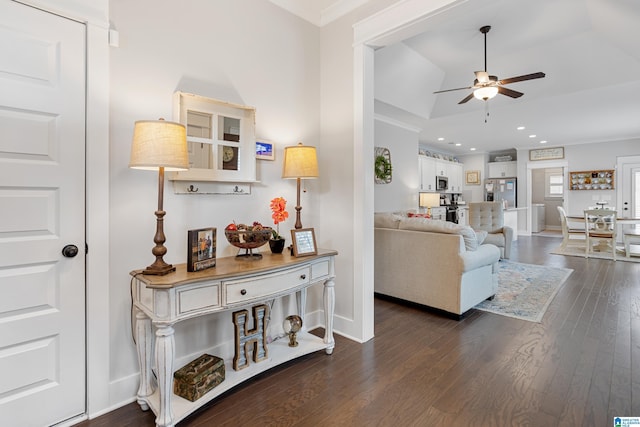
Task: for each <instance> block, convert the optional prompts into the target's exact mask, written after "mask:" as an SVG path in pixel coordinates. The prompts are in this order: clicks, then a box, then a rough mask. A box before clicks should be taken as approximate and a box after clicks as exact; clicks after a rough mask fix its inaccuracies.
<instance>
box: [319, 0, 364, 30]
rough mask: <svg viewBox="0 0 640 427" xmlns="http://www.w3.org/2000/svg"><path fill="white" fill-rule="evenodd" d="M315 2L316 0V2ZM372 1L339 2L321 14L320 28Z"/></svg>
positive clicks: (350, 0)
mask: <svg viewBox="0 0 640 427" xmlns="http://www.w3.org/2000/svg"><path fill="white" fill-rule="evenodd" d="M314 1H315V0H314ZM369 1H370V0H338V1H336V2H335V3H333V4H332V5H330V6H328V7H326V8H325V9H323V10H322V11H321V12H320V26H321V27H323V26H325V25H327V24H330V23H331V22H333V21H335V20H336V19H338V18H341V17H342V16H344V15H346V14H347V13H349V12H351V11H352V10H354V9H356V8H358V7H360V6H362V5H363V4H365V3H368V2H369Z"/></svg>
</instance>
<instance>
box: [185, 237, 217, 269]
mask: <svg viewBox="0 0 640 427" xmlns="http://www.w3.org/2000/svg"><path fill="white" fill-rule="evenodd" d="M215 266H216V229H215V228H214V227H209V228H199V229H196V230H189V231H188V232H187V271H200V270H206V269H207V268H211V267H215Z"/></svg>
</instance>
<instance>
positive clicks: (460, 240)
mask: <svg viewBox="0 0 640 427" xmlns="http://www.w3.org/2000/svg"><path fill="white" fill-rule="evenodd" d="M374 227H375V228H374V233H375V241H374V245H375V249H374V250H375V255H374V264H375V267H374V291H375V294H376V295H377V296H381V297H390V298H392V299H401V300H404V301H409V302H412V303H416V304H420V305H422V306H427V307H431V308H433V309H437V310H438V311H441V312H444V313H446V314H448V315H449V316H450V317H454V318H458V319H459V318H460V317H461V316H462V315H463V314H464V313H465V312H466V311H468V310H469V309H470V308H472V307H474V306H475V305H477V304H478V303H480V302H482V301H484V300H485V299H488V298H491V297H493V296H494V295H495V293H496V290H497V285H498V278H497V266H498V264H497V263H498V261H499V260H500V250H499V249H498V248H497V247H496V246H495V245H493V244H485V243H484V242H483V241H484V238H485V237H486V233H483V232H479V233H476V232H475V231H474V230H473V229H472V228H471V227H469V226H464V225H458V224H455V223H452V222H446V221H440V220H432V219H428V218H420V217H413V218H410V217H407V216H403V215H398V214H394V213H376V214H375V219H374Z"/></svg>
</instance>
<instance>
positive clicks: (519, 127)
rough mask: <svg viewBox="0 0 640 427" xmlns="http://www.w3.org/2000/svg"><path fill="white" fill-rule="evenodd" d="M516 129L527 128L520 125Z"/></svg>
mask: <svg viewBox="0 0 640 427" xmlns="http://www.w3.org/2000/svg"><path fill="white" fill-rule="evenodd" d="M516 129H518V130H524V129H525V127H524V126H518V127H517V128H516Z"/></svg>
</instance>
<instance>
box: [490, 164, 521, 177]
mask: <svg viewBox="0 0 640 427" xmlns="http://www.w3.org/2000/svg"><path fill="white" fill-rule="evenodd" d="M515 176H518V163H517V162H491V163H489V178H507V177H515Z"/></svg>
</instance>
